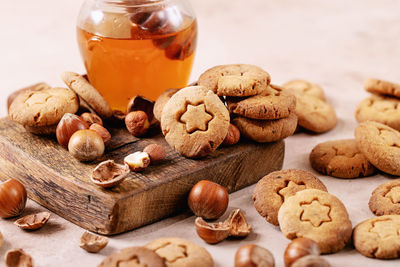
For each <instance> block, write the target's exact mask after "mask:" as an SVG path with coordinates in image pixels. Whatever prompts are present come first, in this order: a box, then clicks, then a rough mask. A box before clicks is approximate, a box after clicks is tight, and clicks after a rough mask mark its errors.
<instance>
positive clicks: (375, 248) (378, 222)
mask: <svg viewBox="0 0 400 267" xmlns="http://www.w3.org/2000/svg"><path fill="white" fill-rule="evenodd" d="M353 243H354V246H355V247H356V249H357V250H358V252H360V253H361V254H362V255H364V256H366V257H369V258H377V259H396V258H399V256H400V215H383V216H379V217H374V218H372V219H369V220H365V221H363V222H361V223H360V224H358V225H357V226H356V227H355V228H354V232H353Z"/></svg>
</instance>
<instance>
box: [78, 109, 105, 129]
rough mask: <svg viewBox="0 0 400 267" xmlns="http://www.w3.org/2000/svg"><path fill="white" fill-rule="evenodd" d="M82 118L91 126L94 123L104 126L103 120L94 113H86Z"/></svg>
mask: <svg viewBox="0 0 400 267" xmlns="http://www.w3.org/2000/svg"><path fill="white" fill-rule="evenodd" d="M81 118H82V119H83V120H84V121H86V123H87V124H88V125H89V126H90V125H92V124H93V123H97V124H100V125H103V120H102V119H101V118H100V117H99V116H98V115H97V114H94V113H90V112H85V113H82V114H81Z"/></svg>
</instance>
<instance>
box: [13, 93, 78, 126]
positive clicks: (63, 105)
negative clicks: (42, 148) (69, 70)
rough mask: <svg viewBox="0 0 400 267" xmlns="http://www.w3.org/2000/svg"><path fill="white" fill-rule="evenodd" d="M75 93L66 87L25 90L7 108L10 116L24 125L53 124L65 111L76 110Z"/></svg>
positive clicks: (76, 100)
mask: <svg viewBox="0 0 400 267" xmlns="http://www.w3.org/2000/svg"><path fill="white" fill-rule="evenodd" d="M78 108H79V103H78V97H77V95H76V94H75V93H74V92H73V91H71V90H69V89H67V88H50V89H43V90H40V91H25V92H23V93H21V94H19V95H18V96H17V97H16V98H15V99H14V101H13V102H12V104H11V106H10V109H9V112H10V114H9V116H10V118H11V119H12V120H13V121H15V122H18V123H20V124H22V125H24V126H28V127H44V126H46V127H47V126H54V125H56V124H57V123H58V122H59V121H60V120H61V118H62V116H63V115H64V114H65V113H75V112H77V111H78Z"/></svg>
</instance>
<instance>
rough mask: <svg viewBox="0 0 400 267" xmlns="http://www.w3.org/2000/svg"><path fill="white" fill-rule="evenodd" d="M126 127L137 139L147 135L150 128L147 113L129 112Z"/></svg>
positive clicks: (139, 111)
mask: <svg viewBox="0 0 400 267" xmlns="http://www.w3.org/2000/svg"><path fill="white" fill-rule="evenodd" d="M125 125H126V128H127V129H128V131H129V132H130V133H131V134H132V135H133V136H136V137H139V136H142V135H144V134H146V133H147V131H148V130H149V127H150V123H149V119H148V117H147V114H146V112H144V111H141V110H138V111H132V112H129V113H128V114H127V115H126V117H125Z"/></svg>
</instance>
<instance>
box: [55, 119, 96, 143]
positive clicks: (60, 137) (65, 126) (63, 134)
mask: <svg viewBox="0 0 400 267" xmlns="http://www.w3.org/2000/svg"><path fill="white" fill-rule="evenodd" d="M87 128H89V126H88V124H87V123H86V121H84V120H82V118H81V117H79V116H77V115H75V114H71V113H65V114H64V116H63V117H62V118H61V120H60V122H59V123H58V125H57V128H56V137H57V141H58V143H59V144H60V145H61V146H63V147H65V148H67V147H68V142H69V139H70V138H71V136H72V135H73V134H74V133H75V132H76V131H79V130H85V129H87Z"/></svg>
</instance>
